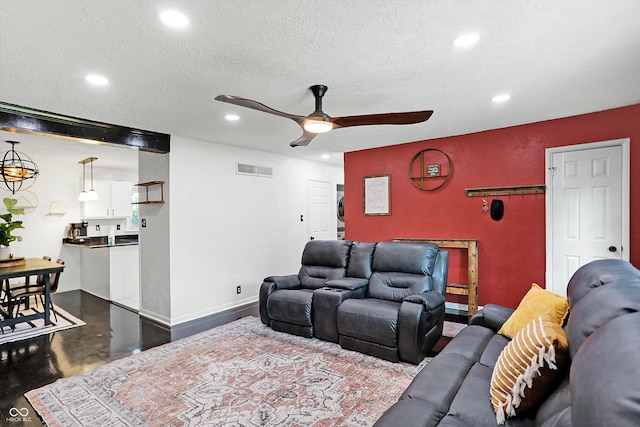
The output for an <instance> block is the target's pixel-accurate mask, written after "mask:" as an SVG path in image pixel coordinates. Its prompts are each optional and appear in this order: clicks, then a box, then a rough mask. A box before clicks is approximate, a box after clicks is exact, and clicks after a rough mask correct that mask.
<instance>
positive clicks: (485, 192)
mask: <svg viewBox="0 0 640 427" xmlns="http://www.w3.org/2000/svg"><path fill="white" fill-rule="evenodd" d="M546 188H547V187H546V186H545V185H516V186H513V187H483V188H465V190H464V191H466V193H467V197H486V196H514V195H525V194H544V192H545V190H546Z"/></svg>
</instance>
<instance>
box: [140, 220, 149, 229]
mask: <svg viewBox="0 0 640 427" xmlns="http://www.w3.org/2000/svg"><path fill="white" fill-rule="evenodd" d="M140 226H141V227H142V228H145V227H146V226H147V219H146V218H142V219H141V220H140Z"/></svg>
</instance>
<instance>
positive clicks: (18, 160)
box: [0, 141, 40, 194]
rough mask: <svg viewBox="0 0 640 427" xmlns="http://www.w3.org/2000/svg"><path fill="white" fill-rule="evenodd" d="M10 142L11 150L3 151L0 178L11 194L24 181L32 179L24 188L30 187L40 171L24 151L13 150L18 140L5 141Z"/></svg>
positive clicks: (19, 187) (20, 186)
mask: <svg viewBox="0 0 640 427" xmlns="http://www.w3.org/2000/svg"><path fill="white" fill-rule="evenodd" d="M6 143H7V144H11V150H9V151H7V152H5V153H4V155H3V156H2V162H0V180H2V182H3V183H4V185H5V186H6V187H7V189H8V190H9V191H11V193H12V194H15V193H16V191H20V189H22V186H23V184H24V182H25V181H27V180H29V179H32V180H33V181H31V183H30V184H29V185H28V186H27V187H25V189H27V188H29V187H31V186H32V185H33V183H34V182H35V179H36V177H37V176H38V174H39V173H40V171H39V170H38V165H36V163H35V162H34V161H33V160H31V158H29V156H27V155H26V154H24V153H20V152H18V151H16V150H15V145H16V144H20V143H19V142H18V141H6Z"/></svg>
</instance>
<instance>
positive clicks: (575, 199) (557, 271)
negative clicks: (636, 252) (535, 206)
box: [547, 144, 629, 295]
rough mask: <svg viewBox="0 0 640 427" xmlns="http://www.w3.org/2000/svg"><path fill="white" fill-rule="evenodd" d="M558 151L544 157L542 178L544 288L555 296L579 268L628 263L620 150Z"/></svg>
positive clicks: (617, 146) (589, 146) (589, 147)
mask: <svg viewBox="0 0 640 427" xmlns="http://www.w3.org/2000/svg"><path fill="white" fill-rule="evenodd" d="M605 145H606V144H605ZM564 148H565V149H564V150H563V149H553V150H550V152H548V172H549V176H548V179H547V192H548V195H547V203H548V204H549V205H550V206H547V228H548V229H547V237H550V238H551V242H549V241H548V242H547V251H548V252H549V251H550V252H551V253H548V254H547V288H548V289H550V290H552V291H553V292H555V293H558V294H561V295H565V294H566V286H567V283H568V282H569V279H570V278H571V276H572V275H573V273H574V272H575V271H576V270H577V269H578V268H579V267H580V266H582V265H584V264H586V263H588V262H590V261H592V260H595V259H602V258H621V259H629V256H628V233H629V231H628V194H627V195H625V191H628V190H627V188H628V184H626V183H625V179H628V177H625V176H624V175H625V173H624V171H625V167H624V162H623V145H622V144H614V145H610V146H598V145H595V146H594V145H592V144H585V145H584V147H582V146H577V147H576V146H574V147H564ZM625 203H626V206H625ZM625 210H627V212H625ZM548 240H549V239H548ZM549 264H550V265H549ZM549 270H550V271H549ZM549 273H550V274H549Z"/></svg>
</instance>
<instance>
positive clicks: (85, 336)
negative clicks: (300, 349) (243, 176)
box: [0, 291, 460, 427]
mask: <svg viewBox="0 0 640 427" xmlns="http://www.w3.org/2000/svg"><path fill="white" fill-rule="evenodd" d="M52 297H53V301H54V303H55V304H56V305H59V306H60V307H62V308H63V309H65V310H67V311H68V312H69V313H71V314H73V315H74V316H76V317H78V318H80V319H82V320H83V321H85V322H86V323H87V324H86V325H85V326H81V327H77V328H73V329H68V330H65V331H59V332H55V333H52V334H49V335H45V336H40V337H36V338H32V339H28V340H23V341H18V342H13V343H5V344H2V345H0V356H1V357H2V360H1V362H0V378H1V381H0V425H11V426H12V427H18V426H41V425H42V422H41V421H40V419H39V418H38V415H37V414H36V412H35V411H34V409H33V408H32V407H31V405H30V404H29V402H28V401H27V400H26V399H25V398H24V393H26V392H27V391H29V390H32V389H35V388H38V387H42V386H44V385H46V384H49V383H52V382H54V381H55V380H57V379H59V378H66V377H70V376H73V375H77V374H80V373H82V372H86V371H89V370H92V369H94V368H96V367H98V366H101V365H104V364H106V363H109V362H111V361H113V360H117V359H121V358H123V357H126V356H129V355H132V354H135V353H139V352H140V351H144V350H147V349H149V348H152V347H155V346H158V345H161V344H165V343H168V342H171V341H172V340H176V339H179V338H182V337H184V336H188V335H191V334H194V333H197V332H200V331H203V330H205V329H209V328H212V327H215V326H218V325H220V324H223V323H226V322H229V321H231V320H235V318H238V317H241V316H238V315H237V314H231V315H227V316H222V317H220V316H218V317H216V318H213V319H208V320H206V321H197V322H191V323H189V324H186V325H182V326H181V327H180V328H178V329H176V328H174V330H173V331H172V330H170V329H169V328H167V327H164V326H162V325H159V324H157V323H154V322H152V321H149V320H147V319H145V318H143V317H140V316H139V315H138V314H137V313H134V312H132V311H130V310H127V309H125V308H123V307H120V306H118V305H115V304H111V303H109V302H107V301H105V300H103V299H101V298H97V297H95V296H93V295H91V294H88V293H86V292H82V291H71V292H65V293H60V294H54V295H53V296H52ZM248 314H252V315H255V316H259V313H258V311H257V304H255V306H254V307H250V308H249V309H247V310H245V311H244V312H243V315H248ZM447 319H448V320H452V321H460V320H459V318H457V316H449V315H448V316H447ZM442 344H444V342H443V343H442ZM11 408H17V409H20V410H22V408H27V409H28V411H29V414H28V415H27V416H26V417H25V418H26V420H27V422H22V421H20V422H17V421H14V420H8V418H11V415H10V413H9V412H10V410H11ZM14 412H15V411H14Z"/></svg>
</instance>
